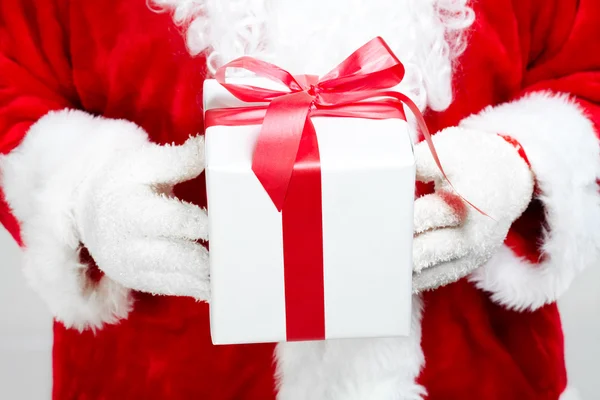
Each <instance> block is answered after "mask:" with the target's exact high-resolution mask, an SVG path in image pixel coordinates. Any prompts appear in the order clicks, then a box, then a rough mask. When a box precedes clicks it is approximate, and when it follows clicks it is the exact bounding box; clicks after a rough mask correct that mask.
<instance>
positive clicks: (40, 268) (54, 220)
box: [0, 110, 148, 330]
mask: <svg viewBox="0 0 600 400" xmlns="http://www.w3.org/2000/svg"><path fill="white" fill-rule="evenodd" d="M147 141H148V139H147V135H146V134H145V132H143V131H142V130H141V129H140V128H138V127H137V126H136V125H134V124H132V123H130V122H126V121H116V120H105V119H102V118H95V117H92V116H91V115H89V114H86V113H84V112H81V111H69V110H64V111H60V112H52V113H49V114H48V115H46V116H44V117H42V118H41V119H40V120H39V121H38V122H37V123H35V124H34V125H33V126H32V127H31V129H30V130H29V132H28V134H27V136H26V138H25V139H24V141H23V142H22V143H21V145H20V146H19V147H17V148H16V149H15V150H13V152H12V153H10V154H9V155H8V156H5V157H3V158H1V159H0V171H1V172H2V175H1V177H2V181H1V182H0V183H1V184H2V187H3V190H4V192H5V195H6V199H7V201H8V203H9V205H10V206H11V208H12V211H13V213H14V215H15V216H16V217H17V219H18V220H19V221H20V223H21V232H22V235H23V241H24V244H25V247H24V257H23V259H24V273H25V276H26V277H27V279H28V282H29V284H30V285H31V286H32V287H33V289H34V290H36V291H37V292H38V293H39V295H40V296H41V297H42V298H43V299H44V301H45V302H46V303H47V305H48V306H49V308H50V310H51V312H52V313H53V315H54V316H55V317H56V318H57V319H58V320H59V321H61V322H63V323H64V324H65V325H66V326H67V327H74V328H77V329H80V330H81V329H84V328H88V327H90V328H99V327H101V326H102V324H103V323H115V322H117V321H118V320H119V319H122V318H125V317H126V316H127V315H128V313H129V311H130V310H131V307H132V297H131V294H130V291H129V290H128V289H126V288H124V287H122V286H121V285H119V284H117V283H116V282H114V281H112V280H110V279H108V278H107V277H104V278H102V279H101V281H100V282H99V284H98V285H95V286H93V285H91V283H90V282H88V281H87V279H86V274H85V268H86V267H85V265H82V264H81V263H80V260H79V249H80V238H79V235H78V232H77V229H76V224H75V221H74V217H73V210H74V202H75V200H74V197H75V192H76V190H77V188H78V186H79V185H80V184H81V182H82V181H83V180H84V178H85V177H86V175H87V174H88V173H89V172H90V171H92V170H94V169H95V168H97V167H98V166H99V165H102V163H104V162H105V161H106V160H107V159H108V158H109V157H113V156H114V153H115V152H118V151H119V149H120V148H122V147H125V146H127V145H131V144H133V143H135V144H143V143H146V142H147Z"/></svg>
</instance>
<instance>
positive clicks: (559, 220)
mask: <svg viewBox="0 0 600 400" xmlns="http://www.w3.org/2000/svg"><path fill="white" fill-rule="evenodd" d="M461 126H463V127H468V128H473V129H479V130H481V131H488V132H490V133H493V134H496V133H501V134H506V135H509V136H511V137H513V138H515V139H516V140H517V141H519V142H520V144H521V145H522V146H523V148H524V150H525V153H526V154H527V158H528V159H529V162H530V163H531V168H532V170H533V172H534V174H535V177H536V181H537V184H538V187H539V189H540V195H539V198H540V200H541V201H542V202H543V204H544V207H545V211H546V225H547V230H546V231H545V234H544V240H543V243H542V251H543V253H544V260H543V261H542V262H540V263H539V264H535V265H534V264H530V263H528V262H526V261H525V260H522V259H520V258H518V257H516V256H515V255H514V254H512V252H511V251H510V250H508V249H507V248H505V249H503V250H501V251H500V252H499V253H498V254H496V256H495V257H494V259H492V260H491V261H490V262H489V263H488V264H487V265H486V266H485V267H483V268H480V269H479V270H478V271H476V273H475V274H474V275H473V277H472V278H473V280H474V281H475V283H476V284H477V285H478V287H480V288H481V289H484V290H487V291H490V292H492V295H493V298H494V299H495V300H496V301H498V302H499V303H501V304H504V305H506V306H508V307H511V308H515V309H536V308H538V307H541V306H543V305H544V304H547V303H550V302H553V301H556V300H557V299H558V297H559V296H560V295H561V294H562V293H563V292H564V291H565V290H566V289H567V288H568V287H569V285H570V283H571V281H572V280H573V278H574V277H575V276H576V274H577V272H579V271H581V270H583V269H584V268H586V267H587V266H589V265H594V264H597V263H598V262H599V261H600V229H598V227H599V226H600V195H599V192H598V185H597V183H596V181H597V179H598V178H599V177H600V146H599V143H598V138H597V136H596V133H595V131H594V127H593V125H592V123H591V121H590V120H589V119H588V118H587V117H586V116H585V114H584V112H583V110H581V109H580V107H579V106H578V105H576V104H575V103H574V102H573V101H571V100H570V99H569V98H568V97H567V96H565V95H552V94H548V93H534V94H531V95H529V96H526V97H524V98H522V99H520V100H517V101H515V102H512V103H507V104H503V105H500V106H497V107H493V108H488V109H486V110H484V111H483V112H481V113H480V114H478V115H475V116H471V117H469V118H467V119H466V120H464V121H463V122H462V123H461Z"/></svg>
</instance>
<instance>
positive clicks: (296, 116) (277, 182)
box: [252, 92, 313, 211]
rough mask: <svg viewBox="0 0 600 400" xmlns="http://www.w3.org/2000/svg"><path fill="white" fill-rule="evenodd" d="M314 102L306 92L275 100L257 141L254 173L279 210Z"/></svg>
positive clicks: (267, 113)
mask: <svg viewBox="0 0 600 400" xmlns="http://www.w3.org/2000/svg"><path fill="white" fill-rule="evenodd" d="M312 100H313V99H312V97H311V96H310V95H308V94H307V93H305V92H297V93H292V94H289V95H286V96H282V97H278V98H276V99H274V100H273V101H272V102H271V103H270V104H269V107H268V108H267V112H266V114H265V118H264V121H263V125H262V127H261V131H260V134H259V136H258V139H257V141H256V147H255V149H254V155H253V158H252V171H253V172H254V174H255V175H256V177H257V178H258V180H259V181H260V183H261V184H262V185H263V187H264V189H265V191H266V192H267V193H268V195H269V197H270V198H271V200H272V201H273V204H275V207H276V208H277V210H278V211H281V210H282V208H283V203H284V201H285V197H286V194H287V191H288V186H289V183H290V179H291V176H292V171H293V169H294V163H295V162H296V157H297V154H298V148H299V147H300V140H301V138H302V131H303V130H304V126H305V125H306V123H307V119H308V113H309V112H310V107H311V104H312Z"/></svg>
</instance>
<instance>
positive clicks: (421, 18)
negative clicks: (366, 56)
mask: <svg viewBox="0 0 600 400" xmlns="http://www.w3.org/2000/svg"><path fill="white" fill-rule="evenodd" d="M375 36H382V37H383V38H384V39H385V40H386V41H387V42H388V44H389V45H390V47H391V48H392V50H393V51H394V52H395V53H396V55H397V56H398V58H399V59H400V60H401V61H402V62H403V63H404V65H405V67H406V70H407V74H406V77H405V79H404V81H403V85H402V88H401V89H402V90H403V92H404V93H405V94H407V95H409V96H410V97H411V98H412V99H413V100H414V101H415V102H416V103H417V104H418V105H419V107H420V108H421V109H422V110H423V112H424V113H425V116H426V120H427V122H428V124H429V127H430V129H431V130H432V131H433V132H439V133H437V134H436V135H435V136H434V142H435V146H436V148H437V151H438V152H439V154H440V157H441V160H442V164H443V166H444V168H445V170H446V172H447V173H448V176H449V178H450V181H451V182H452V183H453V184H454V186H455V187H456V188H457V191H458V192H459V193H460V194H461V195H463V196H464V197H465V198H467V199H469V200H470V201H471V202H472V203H474V204H476V205H477V206H478V207H479V208H481V209H482V210H485V212H486V213H487V214H489V215H490V216H492V217H493V218H489V217H487V216H485V215H482V214H480V213H478V212H477V211H476V210H474V209H473V208H472V207H469V206H465V205H464V203H463V201H462V200H461V199H460V198H458V197H457V196H456V195H455V194H454V192H453V190H452V189H451V188H450V187H448V183H447V181H445V180H444V179H442V177H441V175H440V172H439V170H438V169H437V167H436V166H435V163H434V162H433V159H432V156H431V154H430V152H429V150H428V149H427V148H426V147H424V146H423V144H417V145H416V146H415V153H416V158H417V178H418V180H419V181H420V182H422V183H424V184H423V188H425V189H427V190H425V189H423V190H422V193H421V194H422V196H421V197H420V198H418V199H417V200H416V203H415V240H414V281H413V286H414V287H415V291H416V294H415V296H414V307H413V308H414V309H413V326H412V332H411V335H410V336H409V337H404V338H385V339H371V340H343V341H342V340H340V341H333V340H332V341H318V342H298V343H281V344H277V345H275V344H260V345H239V346H213V345H212V344H211V340H210V336H209V328H208V324H209V321H208V304H207V303H208V302H209V301H210V299H209V290H208V288H209V273H208V263H207V260H208V254H209V253H208V250H207V247H206V246H205V240H207V237H206V231H207V229H206V222H207V218H206V214H205V211H204V207H205V203H206V201H205V193H204V190H205V186H204V180H203V175H202V172H203V167H204V159H203V139H202V133H203V110H202V108H201V98H202V84H203V80H204V79H205V78H206V77H208V76H210V75H211V74H212V73H213V72H214V71H215V69H216V68H218V67H219V66H220V65H223V64H224V63H226V62H228V61H230V60H232V59H234V58H236V57H238V56H242V55H250V56H254V57H257V58H260V59H263V60H267V61H270V62H274V63H276V64H278V65H279V66H281V67H283V68H286V69H287V70H289V71H291V72H292V73H316V74H319V73H323V72H326V71H328V70H329V69H331V68H332V67H333V66H335V65H336V64H337V63H338V62H339V61H341V60H342V59H343V58H345V57H346V56H347V55H349V54H350V53H351V52H352V51H354V50H355V49H356V48H358V47H359V46H360V45H362V44H363V43H365V42H367V41H368V40H369V39H372V38H373V37H375ZM598 37H600V6H599V5H598V4H597V2H594V1H593V0H581V1H575V0H573V1H569V0H555V1H536V0H524V1H510V0H479V1H473V2H472V4H471V3H470V2H467V1H466V0H345V1H342V0H339V1H337V0H336V1H333V0H330V1H323V0H303V1H295V0H235V1H234V0H229V1H226V0H155V1H154V2H151V3H147V2H146V1H144V0H131V1H118V0H102V1H69V0H36V1H35V2H34V1H33V0H2V1H1V2H0V153H1V154H3V156H2V158H1V161H0V168H1V175H0V184H1V189H2V192H3V194H2V195H1V196H0V221H1V222H2V224H3V225H4V226H5V227H6V228H7V229H8V230H9V231H10V232H11V233H12V234H13V236H14V238H15V240H16V241H18V242H19V244H20V245H21V246H22V249H23V254H24V268H23V271H24V273H25V275H26V277H27V278H28V280H29V282H30V284H31V286H32V287H33V288H34V289H35V290H36V291H37V292H38V293H39V294H40V296H41V297H42V298H43V299H44V300H45V302H46V303H47V304H48V307H49V309H50V310H51V312H52V313H53V315H54V316H55V318H56V323H55V325H54V351H53V356H54V360H53V367H54V389H53V397H54V398H55V399H61V400H62V399H258V400H266V399H272V398H278V399H282V400H288V399H292V400H294V399H298V400H304V399H307V400H334V399H335V400H367V399H368V400H392V399H395V400H400V399H431V400H451V399H460V400H465V399H477V400H479V399H482V400H483V399H485V400H496V399H497V400H507V399H511V400H512V399H514V400H558V399H561V400H564V399H574V398H575V395H574V393H573V391H571V390H568V389H567V377H566V371H565V365H564V356H563V335H562V331H561V323H560V317H559V313H558V309H557V306H556V303H555V301H556V300H557V298H558V297H559V296H560V295H561V294H562V293H564V292H565V290H566V289H567V287H568V286H569V284H570V283H571V281H572V280H573V278H574V277H575V276H576V275H577V273H578V272H579V271H581V270H583V269H584V268H586V267H587V266H588V265H593V264H598V261H600V229H598V227H599V226H600V196H599V192H598V183H597V182H598V178H599V177H600V151H599V150H600V147H599V143H598V136H597V133H596V125H597V124H599V123H600V90H599V88H600V52H597V51H593V49H592V48H591V46H592V45H593V43H592V42H593V40H594V39H595V38H598ZM190 136H191V138H190ZM418 141H419V138H415V142H418ZM426 184H428V185H426ZM356 190H360V188H357V189H356ZM360 240H361V235H360V232H356V243H348V247H349V249H350V248H351V247H352V246H355V245H357V244H359V243H360ZM365 268H368V265H365ZM257 290H259V289H258V288H257Z"/></svg>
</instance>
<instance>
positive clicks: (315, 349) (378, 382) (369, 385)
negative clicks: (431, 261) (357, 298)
mask: <svg viewBox="0 0 600 400" xmlns="http://www.w3.org/2000/svg"><path fill="white" fill-rule="evenodd" d="M275 354H276V359H277V377H278V387H279V393H278V396H277V398H278V400H305V399H319V400H340V399H344V400H365V399H369V400H421V399H422V398H423V397H424V396H425V394H426V392H425V389H424V388H423V387H422V386H420V385H418V384H417V383H416V382H415V380H416V378H417V377H418V375H419V372H420V371H421V368H422V366H423V364H424V356H423V351H422V349H421V300H420V299H419V298H418V297H417V296H414V297H413V320H412V329H411V333H410V336H408V337H404V338H383V339H346V340H328V341H318V342H299V343H280V344H278V345H277V350H276V353H275Z"/></svg>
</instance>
